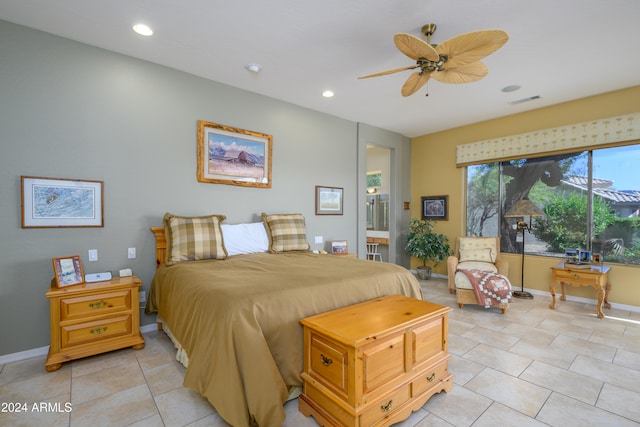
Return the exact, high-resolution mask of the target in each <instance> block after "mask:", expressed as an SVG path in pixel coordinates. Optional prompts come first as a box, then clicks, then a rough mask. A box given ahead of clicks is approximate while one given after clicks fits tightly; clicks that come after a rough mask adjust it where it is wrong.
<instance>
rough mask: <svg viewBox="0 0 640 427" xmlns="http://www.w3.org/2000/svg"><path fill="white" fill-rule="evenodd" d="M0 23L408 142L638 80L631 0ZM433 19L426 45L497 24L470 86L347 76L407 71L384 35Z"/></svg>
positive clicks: (23, 9)
mask: <svg viewBox="0 0 640 427" xmlns="http://www.w3.org/2000/svg"><path fill="white" fill-rule="evenodd" d="M0 19H3V20H6V21H10V22H14V23H18V24H22V25H25V26H28V27H32V28H36V29H40V30H43V31H46V32H49V33H53V34H56V35H60V36H62V37H66V38H69V39H72V40H77V41H80V42H83V43H87V44H90V45H94V46H98V47H101V48H105V49H108V50H112V51H115V52H120V53H123V54H125V55H130V56H133V57H137V58H141V59H144V60H147V61H151V62H154V63H158V64H162V65H166V66H168V67H172V68H175V69H178V70H182V71H186V72H188V73H192V74H195V75H198V76H201V77H205V78H207V79H211V80H215V81H218V82H222V83H225V84H228V85H231V86H235V87H238V88H242V89H246V90H248V91H251V92H255V93H259V94H262V95H266V96H269V97H273V98H277V99H281V100H284V101H287V102H291V103H294V104H297V105H300V106H303V107H307V108H310V109H313V110H317V111H322V112H325V113H327V114H331V115H334V116H338V117H342V118H345V119H348V120H352V121H357V122H363V123H367V124H370V125H374V126H378V127H381V128H385V129H388V130H392V131H395V132H399V133H401V134H403V135H406V136H409V137H414V136H419V135H424V134H427V133H432V132H435V131H439V130H444V129H449V128H452V127H456V126H461V125H465V124H470V123H475V122H478V121H483V120H487V119H491V118H495V117H500V116H504V115H509V114H515V113H519V112H522V111H526V110H531V109H536V108H540V107H544V106H548V105H552V104H557V103H561V102H565V101H569V100H573V99H577V98H583V97H586V96H590V95H596V94H599V93H604V92H609V91H613V90H617V89H622V88H626V87H631V86H636V85H638V84H640V54H639V52H640V47H639V46H638V44H639V43H640V24H638V20H639V19H640V1H638V0H537V1H531V0H320V1H304V0H182V1H180V0H173V1H172V0H105V1H98V0H55V1H51V0H0ZM137 22H144V23H147V24H148V25H149V26H151V27H152V28H153V30H154V31H155V34H154V36H153V37H151V38H143V37H141V36H139V35H137V34H135V33H134V32H133V31H132V30H131V26H132V25H133V24H134V23H137ZM430 22H433V23H436V24H437V25H438V29H437V30H436V33H435V35H434V36H433V37H432V43H441V42H443V41H445V40H447V39H448V38H450V37H453V36H455V35H458V34H461V33H465V32H470V31H476V30H483V29H493V28H497V29H502V30H505V31H507V32H508V33H509V36H510V40H509V41H508V42H507V44H506V45H505V46H504V47H502V48H501V49H500V50H498V51H497V52H495V53H494V54H492V55H490V56H488V57H487V58H485V59H484V60H483V62H484V63H485V64H486V65H487V66H488V68H489V75H488V76H487V77H485V78H484V79H483V80H480V81H479V82H475V83H469V84H463V85H448V84H443V83H440V82H437V81H433V80H432V81H431V82H429V84H428V85H427V86H426V87H424V88H422V89H421V90H420V91H419V92H418V93H416V94H415V95H412V96H411V97H407V98H404V97H402V96H401V95H400V88H401V87H402V84H403V83H404V81H405V80H406V79H407V78H408V77H409V75H410V74H411V71H405V72H402V73H397V74H393V75H388V76H383V77H378V78H373V79H365V80H357V79H356V77H358V76H360V75H364V74H370V73H374V72H378V71H383V70H387V69H391V68H397V67H402V66H405V65H406V66H408V65H412V63H413V61H412V60H411V59H409V58H407V57H406V56H404V55H403V54H402V53H400V52H399V51H398V50H397V49H396V48H395V46H394V44H393V35H394V34H395V33H398V32H406V33H411V34H414V35H416V36H419V37H420V36H421V34H420V29H421V27H422V26H423V25H424V24H426V23H430ZM248 63H258V64H260V65H261V66H262V72H261V73H260V74H253V73H251V72H249V71H247V70H246V69H245V68H244V66H245V65H246V64H248ZM512 84H518V85H521V86H522V89H520V90H519V91H517V92H512V93H503V92H501V91H500V89H501V88H503V87H505V86H507V85H512ZM325 89H331V90H333V91H334V92H335V93H336V95H335V97H334V98H331V99H325V98H323V97H321V92H322V91H323V90H325ZM427 91H428V94H429V96H428V97H425V94H426V93H427ZM536 95H538V96H540V97H541V99H539V100H536V101H532V102H528V103H523V104H518V105H512V104H510V101H514V100H517V99H521V98H527V97H531V96H536ZM211 119H212V120H215V118H213V117H212V118H211Z"/></svg>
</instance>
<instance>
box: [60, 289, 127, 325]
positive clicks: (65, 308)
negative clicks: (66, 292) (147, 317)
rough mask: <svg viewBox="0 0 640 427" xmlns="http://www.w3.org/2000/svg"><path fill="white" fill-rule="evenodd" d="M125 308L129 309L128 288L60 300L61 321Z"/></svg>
mask: <svg viewBox="0 0 640 427" xmlns="http://www.w3.org/2000/svg"><path fill="white" fill-rule="evenodd" d="M125 310H131V290H130V289H124V290H119V291H113V292H105V293H102V294H94V295H85V296H77V297H70V298H62V299H61V300H60V320H61V321H64V320H75V319H85V318H90V317H93V316H97V315H102V314H109V313H115V312H118V311H125Z"/></svg>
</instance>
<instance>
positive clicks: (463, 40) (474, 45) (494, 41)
mask: <svg viewBox="0 0 640 427" xmlns="http://www.w3.org/2000/svg"><path fill="white" fill-rule="evenodd" d="M507 40H509V35H508V34H507V33H506V32H505V31H502V30H482V31H473V32H471V33H465V34H460V35H458V36H455V37H452V38H450V39H449V40H447V41H445V42H444V43H442V44H439V45H438V46H436V48H435V50H436V52H438V53H439V54H444V55H447V56H448V57H449V60H448V61H447V62H446V63H445V68H446V69H450V68H455V67H458V66H460V65H464V64H470V63H472V62H476V61H479V60H481V59H482V58H484V57H485V56H487V55H490V54H492V53H493V52H495V51H496V50H498V49H500V48H501V47H502V45H504V44H505V43H506V42H507Z"/></svg>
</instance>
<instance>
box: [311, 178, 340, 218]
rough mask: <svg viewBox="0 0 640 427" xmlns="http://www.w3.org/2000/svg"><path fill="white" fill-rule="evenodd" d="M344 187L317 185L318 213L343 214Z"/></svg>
mask: <svg viewBox="0 0 640 427" xmlns="http://www.w3.org/2000/svg"><path fill="white" fill-rule="evenodd" d="M342 197H343V189H342V188H341V187H322V186H319V185H316V215H342V212H343V209H342Z"/></svg>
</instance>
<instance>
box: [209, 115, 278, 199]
mask: <svg viewBox="0 0 640 427" xmlns="http://www.w3.org/2000/svg"><path fill="white" fill-rule="evenodd" d="M272 145H273V138H272V137H271V135H267V134H265V133H260V132H254V131H250V130H245V129H239V128H233V127H230V126H225V125H220V124H217V123H212V122H206V121H203V120H199V121H198V167H197V178H198V181H199V182H207V183H212V184H227V185H240V186H245V187H258V188H271V152H272Z"/></svg>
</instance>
